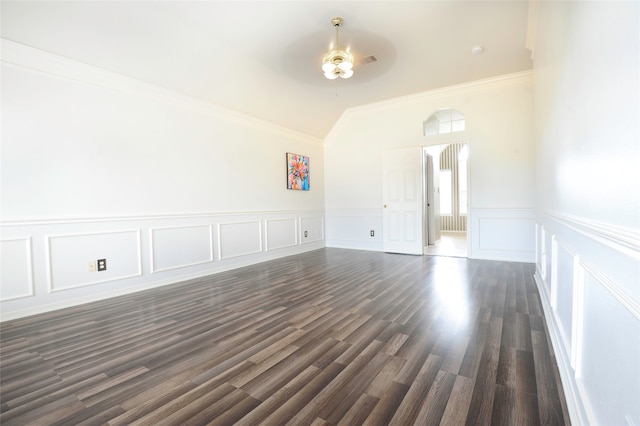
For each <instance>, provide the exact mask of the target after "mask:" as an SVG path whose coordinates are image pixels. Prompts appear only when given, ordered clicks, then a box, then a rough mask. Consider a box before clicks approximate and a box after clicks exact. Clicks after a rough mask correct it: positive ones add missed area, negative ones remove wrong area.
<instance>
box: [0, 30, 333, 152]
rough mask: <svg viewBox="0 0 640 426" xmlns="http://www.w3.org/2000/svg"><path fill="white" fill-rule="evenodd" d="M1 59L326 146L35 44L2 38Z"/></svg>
mask: <svg viewBox="0 0 640 426" xmlns="http://www.w3.org/2000/svg"><path fill="white" fill-rule="evenodd" d="M0 61H1V62H3V63H6V64H10V65H13V66H16V67H20V68H25V69H30V70H32V71H36V72H41V73H44V74H49V75H53V76H56V77H59V78H64V79H68V80H74V81H78V82H81V83H85V84H89V85H92V86H97V87H101V88H106V89H110V90H115V91H119V92H123V93H127V94H130V95H133V96H140V97H145V98H147V99H152V100H154V101H158V102H162V103H165V104H168V105H171V106H173V107H177V108H182V109H187V110H191V111H194V112H197V113H200V114H205V115H209V116H210V117H214V118H217V119H220V120H224V121H227V122H231V123H235V124H240V125H243V126H247V127H251V128H253V129H256V130H259V131H263V132H267V133H271V134H275V135H278V136H281V137H285V138H290V139H295V140H297V141H299V142H304V143H310V144H314V145H322V143H323V140H322V138H318V137H315V136H311V135H308V134H306V133H302V132H298V131H295V130H292V129H289V128H286V127H282V126H279V125H277V124H274V123H271V122H268V121H266V120H262V119H259V118H256V117H253V116H250V115H246V114H243V113H240V112H237V111H233V110H230V109H226V108H223V107H221V106H218V105H215V104H212V103H209V102H206V101H203V100H200V99H197V98H194V97H191V96H186V95H182V94H179V93H177V92H174V91H171V90H169V89H164V88H162V87H160V86H156V85H153V84H151V83H146V82H144V81H141V80H137V79H135V78H131V77H127V76H125V75H122V74H118V73H116V72H112V71H108V70H106V69H103V68H99V67H96V66H93V65H89V64H85V63H82V62H78V61H76V60H73V59H69V58H66V57H63V56H59V55H56V54H53V53H49V52H45V51H43V50H40V49H36V48H34V47H30V46H27V45H24V44H20V43H16V42H14V41H11V40H8V39H4V38H0Z"/></svg>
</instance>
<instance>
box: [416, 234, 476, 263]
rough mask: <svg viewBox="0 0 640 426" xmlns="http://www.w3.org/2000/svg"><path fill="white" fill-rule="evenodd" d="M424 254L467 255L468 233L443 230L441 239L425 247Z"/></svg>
mask: <svg viewBox="0 0 640 426" xmlns="http://www.w3.org/2000/svg"><path fill="white" fill-rule="evenodd" d="M424 254H427V255H431V256H454V257H467V233H466V232H445V231H442V232H441V237H440V240H439V241H438V242H436V244H435V245H433V246H427V247H425V249H424Z"/></svg>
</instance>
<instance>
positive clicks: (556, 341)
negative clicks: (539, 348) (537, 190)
mask: <svg viewBox="0 0 640 426" xmlns="http://www.w3.org/2000/svg"><path fill="white" fill-rule="evenodd" d="M536 229H537V233H538V235H537V237H536V239H537V244H536V247H537V250H538V252H537V253H536V259H537V262H536V265H537V266H536V274H535V281H536V284H537V286H538V289H539V291H540V298H541V302H542V307H543V309H544V312H545V317H546V321H547V327H548V329H549V335H550V339H551V343H552V345H553V349H554V352H555V353H556V359H557V361H558V368H559V370H560V374H561V377H562V383H563V387H564V390H565V396H566V399H567V406H568V408H569V413H570V416H571V419H572V422H573V423H574V424H615V425H640V405H638V401H639V400H640V363H639V362H638V360H639V359H640V337H639V336H640V302H639V300H640V299H639V298H638V297H639V294H640V287H639V286H638V284H639V283H640V250H639V248H640V238H639V237H640V235H639V233H638V232H637V231H635V230H621V229H619V228H615V229H614V228H612V227H611V226H609V225H606V224H598V223H594V222H591V221H586V220H584V219H577V218H571V217H566V216H561V215H558V214H540V216H539V217H538V223H537V227H536ZM545 269H546V271H545Z"/></svg>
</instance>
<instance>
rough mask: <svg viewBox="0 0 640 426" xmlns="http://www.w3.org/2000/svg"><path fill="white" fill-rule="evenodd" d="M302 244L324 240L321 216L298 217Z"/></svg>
mask: <svg viewBox="0 0 640 426" xmlns="http://www.w3.org/2000/svg"><path fill="white" fill-rule="evenodd" d="M300 228H301V229H300V231H301V232H300V234H301V236H302V244H309V243H317V242H318V241H323V240H324V220H323V217H322V216H315V217H314V216H310V217H301V218H300Z"/></svg>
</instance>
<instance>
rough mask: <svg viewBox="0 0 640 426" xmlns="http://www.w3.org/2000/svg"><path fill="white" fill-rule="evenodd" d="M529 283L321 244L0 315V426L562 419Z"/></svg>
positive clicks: (460, 265) (496, 267)
mask: <svg viewBox="0 0 640 426" xmlns="http://www.w3.org/2000/svg"><path fill="white" fill-rule="evenodd" d="M533 272H534V265H532V264H526V263H512V262H511V263H507V262H496V261H482V260H470V259H463V258H444V257H443V258H439V257H428V256H424V257H422V256H404V255H396V254H388V253H379V252H366V251H357V250H343V249H321V250H314V251H311V252H308V253H303V254H300V255H295V256H290V257H285V258H281V259H276V260H273V261H269V262H264V263H261V264H257V265H252V266H248V267H244V268H239V269H235V270H230V271H227V272H222V273H219V274H215V275H212V276H209V277H201V278H197V279H193V280H188V281H185V282H182V283H177V284H174V285H170V286H165V287H161V288H157V289H153V290H149V291H144V292H139V293H134V294H130V295H127V296H122V297H116V298H112V299H107V300H103V301H99V302H92V303H89V304H86V305H80V306H74V307H71V308H68V309H63V310H60V311H55V312H48V313H45V314H42V315H36V316H32V317H26V318H20V319H17V320H14V321H8V322H4V323H2V324H0V373H1V374H0V422H1V423H2V425H3V426H5V425H8V426H11V425H20V426H22V425H26V424H34V425H38V426H41V425H45V424H46V425H56V424H60V425H71V424H73V425H98V424H100V425H103V424H109V425H114V426H115V425H157V424H166V425H188V424H194V425H196V424H197V425H199V424H215V425H231V424H237V425H244V426H249V425H285V424H290V425H296V426H298V425H318V426H320V425H361V424H362V425H375V426H378V425H387V424H402V425H405V424H419V425H423V424H442V425H461V424H469V425H479V424H483V425H484V424H509V425H510V424H518V425H528V424H531V425H535V424H554V425H563V424H569V417H568V414H567V407H566V402H565V401H564V396H563V391H562V383H561V381H560V379H559V374H558V369H557V366H556V364H555V357H554V354H553V351H552V349H551V346H550V343H549V342H550V340H549V336H548V331H547V328H546V324H545V319H544V313H543V311H542V307H541V304H540V298H539V295H538V293H537V288H536V286H535V283H534V281H533Z"/></svg>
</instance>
